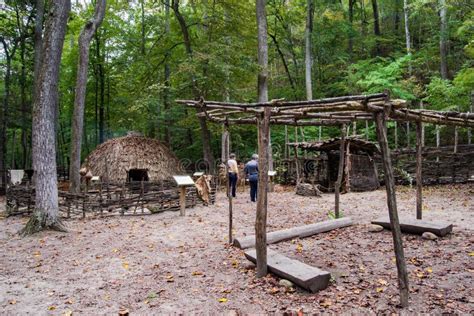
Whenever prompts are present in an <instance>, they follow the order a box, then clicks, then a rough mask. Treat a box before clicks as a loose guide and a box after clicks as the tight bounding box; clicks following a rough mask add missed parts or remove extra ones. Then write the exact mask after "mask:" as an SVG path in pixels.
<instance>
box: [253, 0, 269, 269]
mask: <svg viewBox="0 0 474 316" xmlns="http://www.w3.org/2000/svg"><path fill="white" fill-rule="evenodd" d="M265 5H266V0H257V3H256V13H257V34H258V64H259V66H260V71H259V73H258V101H259V102H266V101H268V42H267V13H266V9H265ZM269 144H270V108H269V107H266V108H265V109H264V113H263V114H262V116H261V117H259V118H258V153H259V164H258V167H259V175H258V177H259V181H258V197H257V215H256V219H255V242H256V247H255V248H256V252H257V277H258V278H261V277H264V276H265V275H267V184H268V156H269V155H268V147H269Z"/></svg>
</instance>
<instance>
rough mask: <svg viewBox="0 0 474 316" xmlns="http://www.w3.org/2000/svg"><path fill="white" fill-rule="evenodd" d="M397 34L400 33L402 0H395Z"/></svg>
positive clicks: (395, 28)
mask: <svg viewBox="0 0 474 316" xmlns="http://www.w3.org/2000/svg"><path fill="white" fill-rule="evenodd" d="M393 29H394V30H395V34H396V35H398V30H399V29H400V0H395V19H394V26H393Z"/></svg>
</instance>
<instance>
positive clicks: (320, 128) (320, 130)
mask: <svg viewBox="0 0 474 316" xmlns="http://www.w3.org/2000/svg"><path fill="white" fill-rule="evenodd" d="M322 133H323V127H322V126H319V134H318V142H320V141H321V134H322Z"/></svg>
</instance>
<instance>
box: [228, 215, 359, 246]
mask: <svg viewBox="0 0 474 316" xmlns="http://www.w3.org/2000/svg"><path fill="white" fill-rule="evenodd" d="M350 225H352V219H351V218H350V217H344V218H338V219H332V220H328V221H324V222H319V223H315V224H309V225H304V226H298V227H293V228H289V229H284V230H277V231H274V232H271V233H267V244H274V243H277V242H280V241H285V240H290V239H294V238H304V237H309V236H312V235H315V234H319V233H324V232H328V231H330V230H333V229H336V228H342V227H346V226H350ZM234 246H236V247H238V248H240V249H247V248H253V247H255V235H251V236H246V237H242V238H235V239H234Z"/></svg>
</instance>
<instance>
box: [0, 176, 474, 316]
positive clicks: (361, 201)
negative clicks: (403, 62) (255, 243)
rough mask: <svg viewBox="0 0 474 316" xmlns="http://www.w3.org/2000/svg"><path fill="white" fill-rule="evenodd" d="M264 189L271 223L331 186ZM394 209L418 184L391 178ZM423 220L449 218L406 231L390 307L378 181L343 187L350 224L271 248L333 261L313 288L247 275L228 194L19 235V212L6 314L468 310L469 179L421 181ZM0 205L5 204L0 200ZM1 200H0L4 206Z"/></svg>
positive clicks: (2, 285)
mask: <svg viewBox="0 0 474 316" xmlns="http://www.w3.org/2000/svg"><path fill="white" fill-rule="evenodd" d="M280 191H282V192H275V193H271V194H269V207H268V210H269V211H268V231H274V230H278V229H282V228H290V227H293V226H296V225H303V224H308V223H313V222H317V221H322V220H327V219H328V211H332V210H333V203H334V195H333V194H324V195H323V197H321V198H313V197H311V198H308V197H301V196H297V195H295V194H294V193H293V191H292V189H289V190H283V188H280ZM397 194H398V206H399V213H400V214H401V216H411V217H413V216H414V214H415V191H414V189H412V188H408V187H397ZM424 196H425V200H424V204H423V209H424V218H425V219H427V220H444V221H450V222H452V223H453V224H454V231H453V233H452V234H450V235H448V236H447V237H444V238H440V239H437V240H434V241H431V240H424V239H422V238H421V237H420V236H415V235H404V236H403V242H404V246H405V257H406V259H407V267H408V272H409V278H410V293H411V294H410V307H409V308H408V309H406V310H404V311H402V310H401V309H400V308H399V307H398V306H397V304H398V288H397V278H396V275H397V273H396V268H395V263H394V255H393V250H392V236H391V233H390V232H389V231H387V230H384V231H382V232H379V233H371V232H369V231H368V227H369V226H368V224H369V222H370V220H371V219H374V218H376V217H378V216H380V215H385V214H387V210H386V209H387V208H386V199H385V197H386V196H385V191H384V190H382V189H381V190H378V191H373V192H364V193H348V194H344V195H342V197H341V203H342V204H341V205H342V210H343V214H344V215H345V216H351V217H352V218H353V219H354V220H355V222H356V224H355V225H353V226H351V227H347V228H342V229H338V230H334V231H332V232H328V233H323V234H318V235H315V236H313V237H309V238H305V239H301V240H292V241H288V242H282V243H279V244H275V245H271V246H269V247H270V248H272V249H276V250H278V251H279V252H281V253H283V254H285V255H287V256H289V257H291V258H296V259H298V260H301V261H303V262H305V263H307V264H310V265H313V266H316V267H319V268H321V269H324V270H327V271H330V272H331V273H332V276H333V280H332V282H331V284H330V286H329V287H328V288H327V289H325V290H323V291H320V292H318V293H316V294H311V293H308V292H305V291H303V290H301V289H299V288H296V290H286V289H285V288H284V287H281V286H279V283H278V282H279V279H278V278H277V277H275V276H273V275H268V276H267V277H265V278H263V279H256V278H255V269H254V266H253V264H251V263H249V262H248V261H247V260H246V259H245V257H244V255H243V252H242V251H241V250H239V249H236V248H234V247H230V246H228V245H227V202H226V199H225V196H224V194H223V193H220V194H219V195H218V199H217V202H216V204H215V205H213V206H210V207H204V206H200V207H196V208H194V209H187V214H186V217H180V216H179V215H178V213H176V212H165V213H161V214H155V215H147V216H127V217H120V216H113V217H105V218H87V219H85V220H77V219H76V220H69V221H67V225H68V227H69V232H68V233H58V232H44V233H40V234H38V235H35V236H32V237H27V238H20V237H19V236H18V235H17V234H16V233H17V231H18V230H19V229H20V228H21V227H22V226H23V225H24V224H25V223H26V221H27V218H26V217H10V218H5V217H1V219H0V310H2V314H10V315H11V314H28V313H29V314H38V315H39V314H57V315H64V314H66V315H70V314H71V312H73V313H74V314H85V315H87V314H92V315H94V314H117V313H118V312H119V311H126V310H128V311H130V313H131V314H151V313H153V314H158V313H186V314H189V313H205V314H209V313H211V314H215V313H219V314H223V313H224V314H228V315H237V314H250V313H251V314H255V313H298V312H303V313H318V312H328V313H340V312H353V313H361V314H362V313H364V314H366V313H368V312H369V313H384V314H387V313H391V312H395V313H399V312H404V313H408V314H414V313H437V314H439V313H461V314H464V313H471V314H472V313H473V312H474V297H473V295H472V294H473V290H474V288H473V285H474V280H473V275H474V256H473V255H474V237H473V230H474V186H472V185H470V186H469V185H455V186H451V185H446V186H438V187H427V188H425V189H424ZM234 201H235V206H234V225H235V236H243V235H246V234H253V232H254V220H255V204H253V203H250V202H249V199H248V193H247V192H245V193H240V194H239V196H238V197H237V199H235V200H234ZM3 207H4V204H3ZM1 208H2V206H0V209H1Z"/></svg>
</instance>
